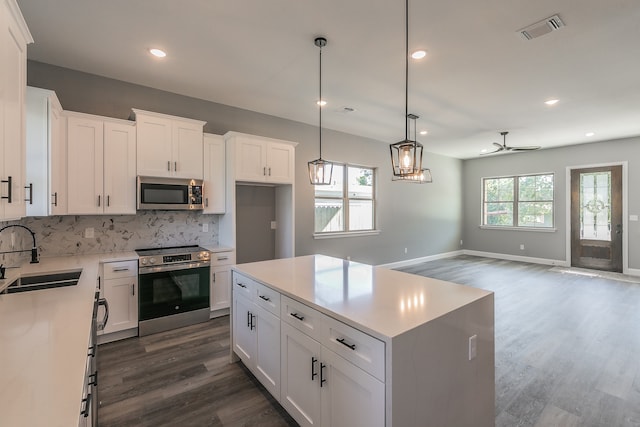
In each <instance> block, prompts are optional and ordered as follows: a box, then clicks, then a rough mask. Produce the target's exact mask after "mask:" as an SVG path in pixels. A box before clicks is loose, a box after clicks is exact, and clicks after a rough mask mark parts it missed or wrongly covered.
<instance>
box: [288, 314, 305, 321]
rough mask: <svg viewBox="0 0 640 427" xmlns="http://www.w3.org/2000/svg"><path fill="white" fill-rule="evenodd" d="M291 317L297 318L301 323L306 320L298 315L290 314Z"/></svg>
mask: <svg viewBox="0 0 640 427" xmlns="http://www.w3.org/2000/svg"><path fill="white" fill-rule="evenodd" d="M289 315H291V317H295V318H296V319H298V320H299V321H301V322H302V321H303V320H304V316H300V315H299V314H298V313H289Z"/></svg>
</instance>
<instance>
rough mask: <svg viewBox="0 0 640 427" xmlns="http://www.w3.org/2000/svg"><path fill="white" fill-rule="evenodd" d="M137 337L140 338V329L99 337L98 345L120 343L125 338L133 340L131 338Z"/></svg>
mask: <svg viewBox="0 0 640 427" xmlns="http://www.w3.org/2000/svg"><path fill="white" fill-rule="evenodd" d="M137 336H138V328H133V329H125V330H124V331H118V332H112V333H110V334H102V335H98V344H106V343H109V342H113V341H119V340H123V339H125V338H131V337H137Z"/></svg>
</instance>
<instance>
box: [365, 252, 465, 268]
mask: <svg viewBox="0 0 640 427" xmlns="http://www.w3.org/2000/svg"><path fill="white" fill-rule="evenodd" d="M463 253H464V251H462V250H459V251H453V252H444V253H441V254H436V255H428V256H423V257H420V258H413V259H407V260H404V261H396V262H390V263H387V264H378V265H376V267H383V268H400V267H409V266H412V265H416V264H421V263H423V262H428V261H435V260H438V259H444V258H453V257H455V256H458V255H462V254H463Z"/></svg>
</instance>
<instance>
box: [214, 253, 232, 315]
mask: <svg viewBox="0 0 640 427" xmlns="http://www.w3.org/2000/svg"><path fill="white" fill-rule="evenodd" d="M235 263H236V258H235V252H234V251H224V252H214V253H212V254H211V289H210V294H209V295H210V296H209V298H210V301H209V304H210V307H211V316H212V317H213V316H215V315H216V314H215V312H216V311H218V310H223V309H228V308H229V307H230V306H231V266H232V265H233V264H235ZM227 313H228V310H226V311H224V312H223V313H222V314H223V315H224V314H227ZM218 315H220V314H218Z"/></svg>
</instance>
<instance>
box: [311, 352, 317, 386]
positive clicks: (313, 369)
mask: <svg viewBox="0 0 640 427" xmlns="http://www.w3.org/2000/svg"><path fill="white" fill-rule="evenodd" d="M317 362H318V359H316V358H315V357H311V381H313V380H314V379H315V378H316V377H317V376H318V373H317V372H316V363H317Z"/></svg>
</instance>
